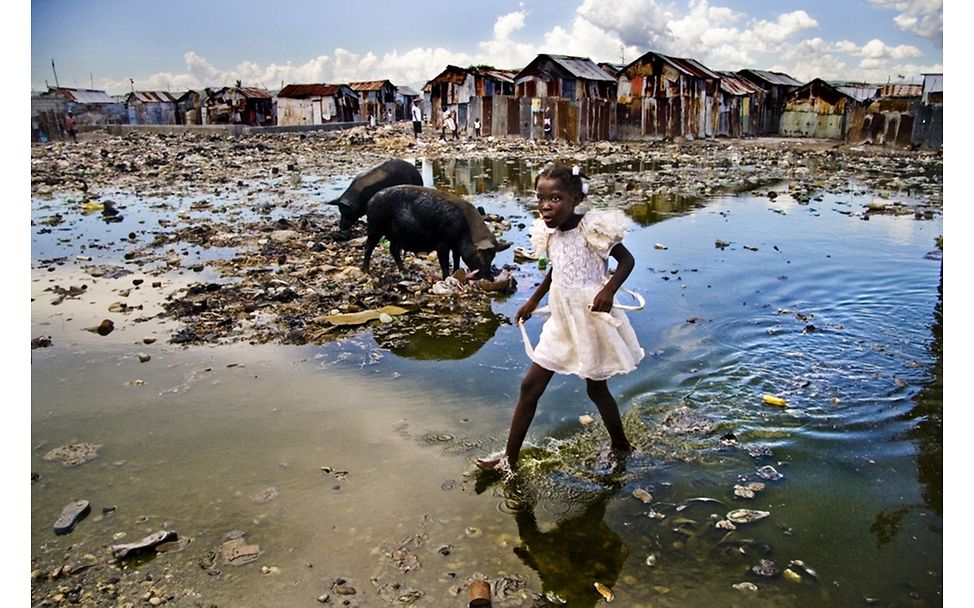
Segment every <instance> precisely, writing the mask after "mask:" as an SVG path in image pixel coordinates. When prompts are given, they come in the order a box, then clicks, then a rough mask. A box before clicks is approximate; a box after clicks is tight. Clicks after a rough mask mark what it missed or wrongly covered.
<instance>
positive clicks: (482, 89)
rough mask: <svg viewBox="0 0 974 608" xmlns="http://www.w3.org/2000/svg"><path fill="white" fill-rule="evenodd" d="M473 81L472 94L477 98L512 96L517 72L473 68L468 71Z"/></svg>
mask: <svg viewBox="0 0 974 608" xmlns="http://www.w3.org/2000/svg"><path fill="white" fill-rule="evenodd" d="M470 73H471V74H473V80H474V94H475V95H476V96H477V97H494V96H497V95H511V96H513V95H514V77H515V76H517V70H500V69H496V68H492V67H488V66H480V67H474V68H472V69H471V70H470Z"/></svg>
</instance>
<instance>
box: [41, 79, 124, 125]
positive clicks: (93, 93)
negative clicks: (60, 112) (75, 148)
mask: <svg viewBox="0 0 974 608" xmlns="http://www.w3.org/2000/svg"><path fill="white" fill-rule="evenodd" d="M44 96H56V97H60V98H62V99H64V111H65V112H71V113H72V114H74V119H75V121H77V124H78V127H82V126H84V125H89V126H101V125H123V124H125V123H127V122H128V112H127V110H126V109H125V104H124V103H121V102H119V101H118V100H117V99H115V98H113V97H112V96H111V95H109V94H108V93H106V92H105V91H99V90H96V89H68V88H64V87H60V88H58V87H49V88H48V91H47V93H42V94H41V97H44ZM62 119H63V117H62Z"/></svg>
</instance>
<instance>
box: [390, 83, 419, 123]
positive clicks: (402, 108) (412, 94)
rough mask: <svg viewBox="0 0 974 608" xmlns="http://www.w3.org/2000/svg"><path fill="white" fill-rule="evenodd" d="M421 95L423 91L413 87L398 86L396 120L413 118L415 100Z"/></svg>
mask: <svg viewBox="0 0 974 608" xmlns="http://www.w3.org/2000/svg"><path fill="white" fill-rule="evenodd" d="M421 96H422V93H420V92H419V91H417V90H415V89H413V88H412V87H407V86H406V85H402V86H399V87H396V120H412V107H413V101H414V100H416V99H417V98H419V97H421Z"/></svg>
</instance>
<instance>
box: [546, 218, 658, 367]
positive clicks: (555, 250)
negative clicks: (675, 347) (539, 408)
mask: <svg viewBox="0 0 974 608" xmlns="http://www.w3.org/2000/svg"><path fill="white" fill-rule="evenodd" d="M628 225H629V220H628V218H626V216H625V215H624V214H623V213H622V212H621V211H616V210H612V211H589V212H588V213H586V214H585V215H584V216H582V219H581V221H580V222H579V224H578V226H576V227H575V228H573V229H571V230H565V231H562V230H558V229H553V228H548V227H547V226H545V224H544V220H542V219H537V220H535V222H534V224H533V225H532V226H531V229H530V234H531V243H532V244H533V246H534V250H535V252H536V253H538V254H541V255H544V254H545V252H547V258H548V262H549V264H550V265H551V287H550V289H549V290H548V309H549V311H550V313H551V317H549V318H548V320H547V321H545V324H544V326H543V327H542V328H541V337H540V338H539V339H538V346H537V347H536V348H535V349H534V350H533V352H532V351H530V349H529V351H528V355H529V356H530V357H531V360H532V361H534V362H535V363H537V364H538V365H540V366H541V367H543V368H545V369H548V370H551V371H554V372H557V373H560V374H574V375H577V376H580V377H582V378H586V379H590V380H605V379H606V378H609V377H610V376H613V375H615V374H620V373H628V372H631V371H632V370H634V369H636V365H637V364H638V363H639V362H640V361H641V360H642V358H643V356H644V354H645V353H644V352H643V349H642V348H641V347H640V346H639V342H638V341H637V340H636V334H635V332H634V331H633V329H632V326H631V325H630V324H629V319H628V318H627V317H626V313H625V312H623V311H622V310H619V309H618V307H613V309H612V312H611V313H599V312H592V300H593V299H594V298H595V295H596V294H597V293H598V292H599V290H601V289H602V286H603V285H604V284H605V281H606V280H607V279H608V258H609V252H610V251H611V250H612V248H613V247H614V246H615V245H617V244H618V243H621V242H622V237H623V236H624V235H625V231H626V228H627V227H628Z"/></svg>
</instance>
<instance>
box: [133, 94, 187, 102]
mask: <svg viewBox="0 0 974 608" xmlns="http://www.w3.org/2000/svg"><path fill="white" fill-rule="evenodd" d="M133 99H134V100H135V101H140V102H142V103H163V102H165V103H176V101H177V100H178V99H179V98H178V97H176V96H175V95H173V94H172V93H170V92H169V91H135V92H134V93H129V96H128V100H129V101H132V100H133Z"/></svg>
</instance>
